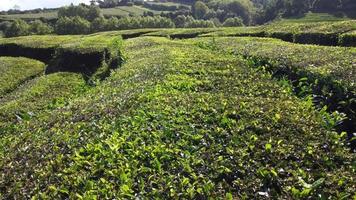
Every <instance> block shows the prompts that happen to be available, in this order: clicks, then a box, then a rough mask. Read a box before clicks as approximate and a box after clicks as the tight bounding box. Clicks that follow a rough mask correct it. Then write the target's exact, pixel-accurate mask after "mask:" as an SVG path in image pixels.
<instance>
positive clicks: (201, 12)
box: [192, 1, 209, 19]
mask: <svg viewBox="0 0 356 200" xmlns="http://www.w3.org/2000/svg"><path fill="white" fill-rule="evenodd" d="M192 10H193V15H194V17H195V18H196V19H203V17H204V16H205V15H206V13H207V12H208V10H209V8H208V6H206V5H205V3H203V2H202V1H197V2H196V3H195V4H194V6H193V8H192Z"/></svg>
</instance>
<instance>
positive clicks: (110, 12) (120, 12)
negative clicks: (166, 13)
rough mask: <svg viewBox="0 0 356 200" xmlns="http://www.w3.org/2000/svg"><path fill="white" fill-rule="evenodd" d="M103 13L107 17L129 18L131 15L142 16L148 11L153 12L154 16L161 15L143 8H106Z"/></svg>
mask: <svg viewBox="0 0 356 200" xmlns="http://www.w3.org/2000/svg"><path fill="white" fill-rule="evenodd" d="M102 11H103V13H104V15H107V16H128V15H130V14H131V15H135V16H140V15H143V13H144V12H147V11H150V12H153V13H154V14H159V13H161V11H155V10H150V9H148V8H144V7H141V6H120V7H116V8H104V9H102Z"/></svg>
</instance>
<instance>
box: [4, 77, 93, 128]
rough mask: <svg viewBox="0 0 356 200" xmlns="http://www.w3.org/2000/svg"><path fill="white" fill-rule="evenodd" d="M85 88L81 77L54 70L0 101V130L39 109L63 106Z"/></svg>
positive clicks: (33, 114)
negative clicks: (54, 72)
mask: <svg viewBox="0 0 356 200" xmlns="http://www.w3.org/2000/svg"><path fill="white" fill-rule="evenodd" d="M85 87H86V86H85V81H84V80H83V77H82V76H81V75H80V74H74V73H56V74H51V75H45V76H41V77H39V78H36V79H33V80H31V81H29V82H28V83H26V84H25V85H23V86H21V87H20V88H19V89H18V90H16V91H14V92H12V93H9V94H7V95H6V96H5V98H3V99H2V100H1V102H0V113H1V114H0V121H1V123H0V129H3V128H5V127H7V126H10V124H11V126H13V125H14V123H16V122H22V121H28V120H30V118H32V117H35V116H36V115H37V114H38V113H39V112H40V111H43V110H46V109H54V108H57V107H60V106H64V105H65V104H66V103H65V102H66V101H67V100H68V98H70V97H71V96H74V95H76V94H79V93H80V92H83V91H84V90H85ZM66 99H67V100H66Z"/></svg>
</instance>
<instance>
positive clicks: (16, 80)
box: [0, 57, 45, 99]
mask: <svg viewBox="0 0 356 200" xmlns="http://www.w3.org/2000/svg"><path fill="white" fill-rule="evenodd" d="M44 69H45V64H44V63H41V62H39V61H36V60H31V59H27V58H12V57H0V74H1V77H0V99H2V98H3V97H4V95H6V94H7V93H9V92H11V91H13V90H14V89H16V88H17V87H18V86H19V85H21V84H22V83H24V82H26V81H27V80H30V79H32V78H34V77H36V76H38V75H39V74H41V73H43V72H44Z"/></svg>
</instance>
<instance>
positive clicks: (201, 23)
mask: <svg viewBox="0 0 356 200" xmlns="http://www.w3.org/2000/svg"><path fill="white" fill-rule="evenodd" d="M185 27H186V28H213V27H215V24H214V22H212V21H210V20H193V21H188V22H187V24H185Z"/></svg>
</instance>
